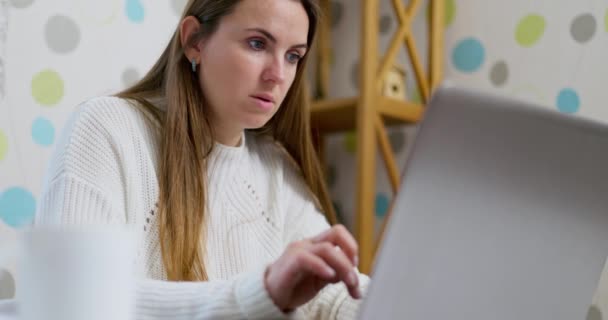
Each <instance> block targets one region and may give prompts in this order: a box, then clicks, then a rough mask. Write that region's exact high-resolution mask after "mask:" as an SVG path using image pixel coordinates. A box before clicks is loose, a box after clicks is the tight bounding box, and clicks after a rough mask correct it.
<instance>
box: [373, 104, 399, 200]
mask: <svg viewBox="0 0 608 320" xmlns="http://www.w3.org/2000/svg"><path fill="white" fill-rule="evenodd" d="M375 125H376V135H377V137H378V143H379V145H380V151H382V157H383V158H384V164H385V166H386V171H387V173H388V177H389V180H390V183H391V187H392V189H393V195H395V194H397V189H398V188H399V169H398V168H397V162H396V161H395V153H394V152H393V148H392V147H391V143H390V142H389V139H388V135H387V134H386V127H385V126H384V122H383V121H382V118H381V117H380V115H379V114H378V115H376V121H375Z"/></svg>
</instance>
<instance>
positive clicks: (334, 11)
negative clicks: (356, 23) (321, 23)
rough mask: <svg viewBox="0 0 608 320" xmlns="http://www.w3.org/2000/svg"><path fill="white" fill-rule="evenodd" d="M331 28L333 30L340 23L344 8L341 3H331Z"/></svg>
mask: <svg viewBox="0 0 608 320" xmlns="http://www.w3.org/2000/svg"><path fill="white" fill-rule="evenodd" d="M330 10H331V27H332V28H335V27H336V26H337V25H338V24H339V23H340V21H342V14H343V13H344V6H343V5H342V3H341V2H338V1H332V2H331V8H330Z"/></svg>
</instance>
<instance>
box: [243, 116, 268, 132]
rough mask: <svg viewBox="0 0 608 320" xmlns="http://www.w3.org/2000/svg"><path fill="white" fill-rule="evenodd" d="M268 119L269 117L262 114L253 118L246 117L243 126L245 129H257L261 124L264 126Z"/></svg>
mask: <svg viewBox="0 0 608 320" xmlns="http://www.w3.org/2000/svg"><path fill="white" fill-rule="evenodd" d="M268 121H270V118H268V117H266V116H264V117H261V116H258V117H253V118H249V119H247V121H246V122H245V123H244V128H245V129H259V128H261V127H263V126H265V125H266V124H267V123H268Z"/></svg>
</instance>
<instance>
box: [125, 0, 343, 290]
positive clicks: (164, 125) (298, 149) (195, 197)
mask: <svg viewBox="0 0 608 320" xmlns="http://www.w3.org/2000/svg"><path fill="white" fill-rule="evenodd" d="M239 2H240V0H190V1H188V4H187V5H186V8H185V9H184V13H183V14H182V19H184V18H185V17H187V16H194V17H196V18H197V19H198V20H199V22H201V28H199V31H198V32H197V33H196V34H194V35H193V36H192V37H191V38H190V39H189V41H188V43H187V45H194V44H196V43H197V42H198V41H200V40H202V39H204V38H205V37H209V36H210V35H211V34H212V33H213V32H215V30H216V29H217V27H218V24H219V22H220V20H221V19H222V17H224V16H226V15H228V14H230V13H231V12H232V10H233V9H234V7H235V6H236V5H237V4H238V3H239ZM300 2H301V3H302V5H303V6H304V9H305V10H306V13H307V14H308V18H309V30H308V38H307V39H308V45H309V47H311V46H312V43H313V40H314V36H315V32H316V29H317V23H318V19H319V10H318V5H317V3H316V1H315V0H300ZM307 56H308V54H307V55H305V56H304V58H303V59H302V60H301V61H300V63H299V64H298V67H297V73H296V76H295V79H294V82H293V84H292V86H291V88H290V89H289V91H288V92H287V95H286V97H285V100H284V101H283V103H282V105H281V107H280V108H279V110H278V111H277V113H276V114H275V115H274V116H273V117H272V119H271V120H270V121H268V123H266V125H265V126H264V127H262V128H259V129H256V130H253V131H255V132H257V133H258V134H261V135H268V136H270V137H272V138H273V139H274V141H276V142H277V143H278V144H279V145H281V146H282V147H283V148H284V149H285V150H286V151H287V153H288V154H289V156H291V158H293V160H294V161H295V163H296V164H297V166H298V167H299V168H300V171H301V174H302V177H303V179H304V180H305V181H306V183H307V185H308V187H309V188H310V191H311V192H312V194H313V195H314V196H315V197H316V200H317V202H318V203H317V205H318V206H320V209H321V210H322V211H323V212H324V213H325V215H326V217H327V218H328V220H329V221H330V223H332V224H333V223H335V222H336V218H335V212H334V209H333V206H332V204H331V200H330V197H329V194H328V191H327V187H326V185H325V182H324V180H323V173H322V170H321V166H320V163H319V160H318V158H317V157H316V153H315V150H314V147H313V143H312V137H311V129H310V119H309V101H308V96H307V93H306V92H305V88H304V81H305V80H304V79H303V77H304V76H303V74H304V70H305V66H306V60H307ZM117 96H118V97H121V98H125V99H128V100H130V101H133V102H135V104H136V105H138V106H139V107H141V108H142V109H143V111H144V113H145V114H147V115H149V116H150V119H151V120H152V121H153V122H154V123H155V124H156V125H157V128H158V129H159V131H158V132H159V134H160V135H159V144H160V154H159V168H158V169H157V170H158V177H159V190H160V191H159V193H160V194H159V201H158V219H159V236H160V246H161V253H162V259H163V265H164V267H165V270H166V272H167V278H168V280H173V281H206V280H208V275H207V272H206V268H205V265H204V261H203V258H204V257H205V246H204V243H205V240H206V225H205V217H206V210H207V207H206V203H207V192H206V191H207V190H206V189H207V184H206V181H205V180H206V179H205V177H206V176H207V174H206V170H207V167H206V164H207V162H206V161H207V158H208V156H209V154H210V153H211V150H212V148H213V145H214V136H213V130H212V126H211V125H210V122H209V121H210V120H209V117H208V114H209V106H208V104H207V103H206V102H205V96H204V93H203V92H202V90H201V87H200V85H199V82H198V79H197V76H196V73H193V72H192V71H191V66H190V62H189V61H188V59H187V58H186V57H185V55H184V48H183V47H182V45H181V41H180V31H179V27H178V28H177V29H176V31H175V33H174V34H173V36H172V38H171V41H170V42H169V44H168V46H167V47H166V49H165V50H164V52H163V54H162V55H161V56H160V58H159V59H158V61H157V62H156V63H155V64H154V66H153V67H152V69H151V70H150V71H149V72H148V73H147V74H146V75H145V76H144V77H143V79H142V80H140V81H139V82H138V83H136V84H135V85H133V86H132V87H130V88H128V89H126V90H124V91H122V92H120V93H118V94H117ZM157 97H161V98H164V99H163V100H165V101H166V109H165V110H163V109H162V108H158V107H157V106H155V105H154V104H153V103H151V102H150V101H151V99H153V98H157ZM201 240H202V241H201Z"/></svg>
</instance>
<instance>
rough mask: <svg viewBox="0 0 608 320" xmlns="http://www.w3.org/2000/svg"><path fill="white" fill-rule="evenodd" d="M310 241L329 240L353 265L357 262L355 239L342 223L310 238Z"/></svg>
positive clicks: (357, 251)
mask: <svg viewBox="0 0 608 320" xmlns="http://www.w3.org/2000/svg"><path fill="white" fill-rule="evenodd" d="M311 240H312V242H325V241H327V242H330V243H332V244H334V245H335V246H338V247H340V249H341V250H342V251H344V253H345V254H346V256H348V257H349V259H350V261H351V263H352V264H353V265H355V266H357V265H358V264H359V258H358V256H359V247H358V246H357V241H355V238H354V237H353V236H352V235H351V234H350V232H348V229H346V228H345V227H344V226H343V225H335V226H333V227H332V228H330V229H328V230H326V231H324V232H322V233H321V234H319V235H317V236H315V237H314V238H312V239H311Z"/></svg>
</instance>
